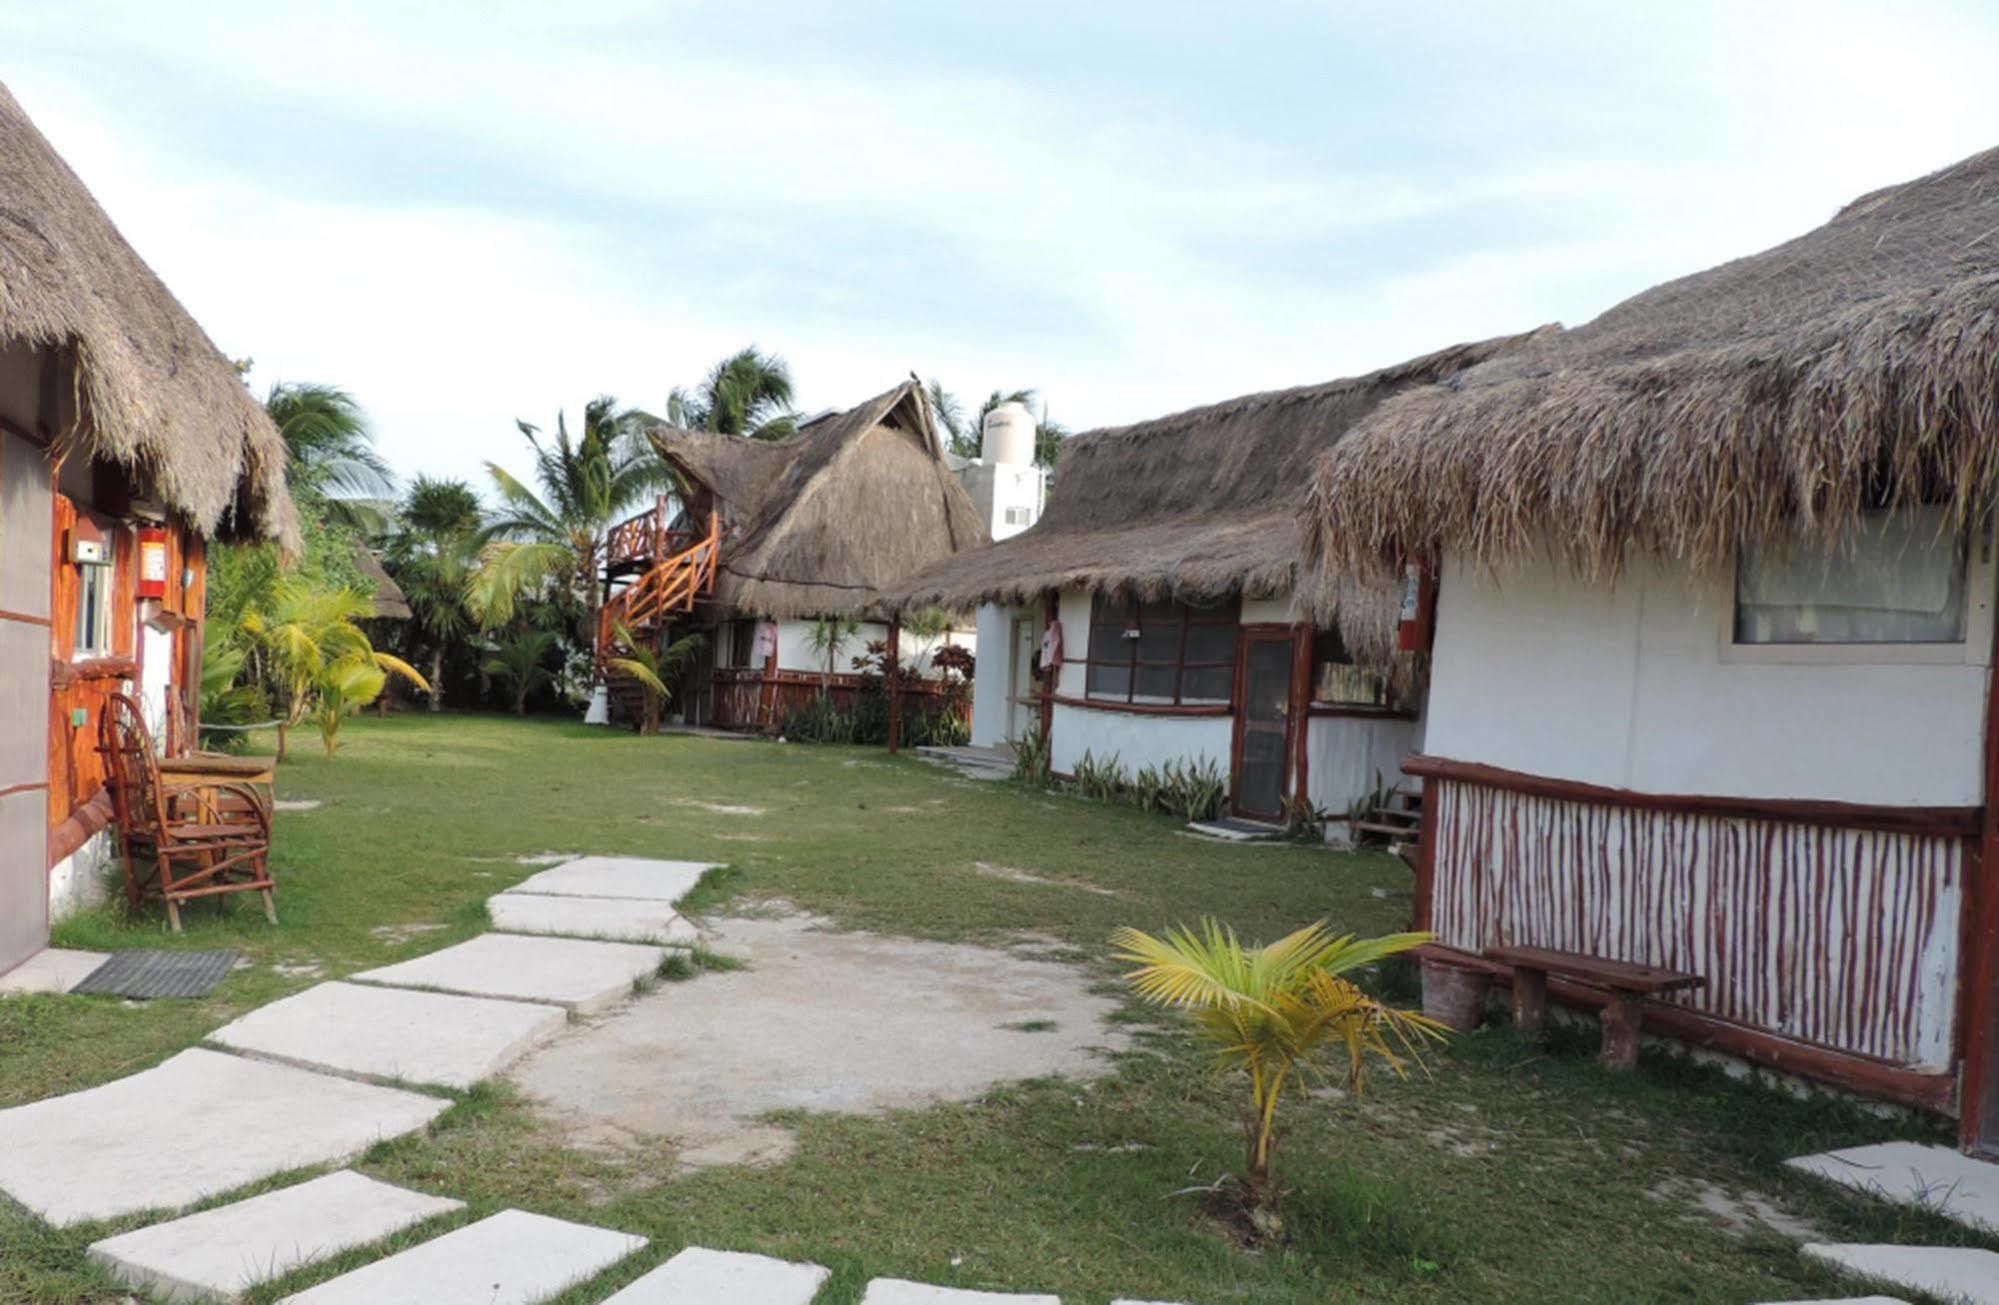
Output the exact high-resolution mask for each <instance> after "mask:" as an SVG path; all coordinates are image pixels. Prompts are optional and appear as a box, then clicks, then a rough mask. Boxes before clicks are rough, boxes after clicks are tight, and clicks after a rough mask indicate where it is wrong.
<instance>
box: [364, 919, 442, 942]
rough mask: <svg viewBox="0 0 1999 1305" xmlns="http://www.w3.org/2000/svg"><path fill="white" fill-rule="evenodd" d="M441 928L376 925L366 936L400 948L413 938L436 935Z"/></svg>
mask: <svg viewBox="0 0 1999 1305" xmlns="http://www.w3.org/2000/svg"><path fill="white" fill-rule="evenodd" d="M443 927H444V926H443V925H441V924H378V925H376V926H375V927H374V928H372V929H370V930H368V936H369V937H370V938H374V939H376V940H378V941H380V942H385V943H388V944H390V945H391V946H396V947H400V946H402V945H403V944H404V943H406V942H409V941H410V940H411V939H413V938H421V937H422V936H423V935H425V934H427V933H436V932H437V931H438V930H439V929H442V928H443Z"/></svg>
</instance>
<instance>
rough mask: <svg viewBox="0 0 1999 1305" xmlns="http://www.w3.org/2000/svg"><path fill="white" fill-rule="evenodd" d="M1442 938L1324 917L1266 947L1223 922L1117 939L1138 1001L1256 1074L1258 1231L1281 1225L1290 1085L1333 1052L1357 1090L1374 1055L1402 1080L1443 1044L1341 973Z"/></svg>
mask: <svg viewBox="0 0 1999 1305" xmlns="http://www.w3.org/2000/svg"><path fill="white" fill-rule="evenodd" d="M1432 936H1433V935H1431V934H1427V933H1398V934H1389V935H1387V936H1385V937H1381V938H1370V939H1356V938H1355V937H1353V935H1351V934H1348V935H1346V936H1345V937H1335V936H1334V935H1333V933H1332V931H1331V930H1330V929H1328V928H1327V927H1326V923H1325V921H1323V920H1321V921H1319V922H1318V923H1316V924H1308V925H1306V926H1305V927H1304V928H1303V929H1300V930H1298V931H1297V932H1296V933H1293V934H1291V935H1289V936H1287V937H1284V938H1280V939H1278V940H1277V941H1276V942H1274V943H1270V944H1269V945H1267V946H1263V947H1246V946H1244V945H1243V944H1242V943H1241V942H1240V941H1238V940H1237V938H1236V935H1235V931H1234V930H1233V929H1227V928H1224V927H1223V926H1222V925H1219V924H1217V923H1216V922H1215V921H1213V920H1204V921H1202V924H1201V929H1200V932H1198V933H1197V932H1195V931H1194V930H1192V929H1188V928H1184V927H1183V928H1179V929H1172V930H1168V931H1167V934H1166V936H1165V937H1164V938H1154V937H1153V936H1152V935H1150V934H1146V933H1141V932H1139V931H1138V930H1137V929H1128V928H1127V929H1119V930H1118V931H1117V932H1116V933H1115V934H1113V935H1112V936H1111V945H1112V946H1114V947H1116V948H1117V949H1118V950H1117V959H1118V960H1121V961H1126V962H1129V963H1131V964H1132V965H1133V966H1135V967H1136V968H1134V969H1132V970H1131V971H1129V972H1128V973H1127V974H1126V975H1125V980H1126V981H1127V982H1128V983H1130V984H1131V986H1132V987H1133V988H1134V989H1136V990H1137V992H1138V995H1139V996H1140V997H1143V998H1144V999H1145V1000H1147V1001H1150V1002H1153V1003H1155V1004H1157V1005H1161V1006H1168V1007H1173V1008H1176V1009H1178V1010H1180V1011H1181V1012H1183V1013H1184V1014H1185V1015H1186V1017H1187V1019H1188V1021H1189V1022H1190V1023H1191V1024H1192V1025H1193V1027H1194V1030H1195V1032H1196V1033H1197V1034H1199V1035H1200V1037H1201V1038H1202V1040H1204V1041H1205V1042H1207V1043H1208V1044H1209V1045H1210V1047H1211V1048H1212V1049H1213V1051H1214V1053H1215V1060H1216V1064H1217V1065H1218V1066H1219V1067H1220V1068H1222V1069H1224V1070H1232V1071H1235V1072H1237V1073H1240V1074H1242V1075H1244V1076H1246V1077H1247V1078H1248V1079H1249V1089H1250V1096H1249V1102H1248V1109H1247V1110H1246V1111H1245V1112H1244V1116H1243V1123H1244V1130H1245V1132H1246V1133H1247V1135H1248V1144H1249V1154H1248V1162H1247V1165H1246V1169H1245V1172H1244V1174H1243V1198H1244V1201H1243V1203H1244V1207H1245V1211H1246V1213H1247V1214H1248V1215H1249V1217H1250V1219H1251V1221H1252V1223H1253V1225H1254V1226H1255V1227H1256V1228H1257V1229H1258V1231H1259V1232H1261V1233H1263V1234H1265V1235H1267V1236H1268V1235H1273V1234H1275V1233H1277V1232H1278V1231H1279V1229H1280V1227H1281V1225H1280V1224H1279V1223H1278V1221H1277V1216H1276V1205H1277V1197H1278V1188H1277V1181H1276V1176H1275V1173H1274V1172H1273V1170H1272V1168H1271V1153H1272V1151H1273V1150H1274V1149H1275V1148H1276V1145H1277V1103H1278V1101H1279V1100H1280V1099H1281V1098H1282V1096H1283V1093H1284V1089H1285V1088H1286V1087H1287V1086H1289V1085H1291V1084H1293V1083H1294V1082H1296V1083H1298V1085H1299V1086H1300V1087H1302V1086H1303V1082H1302V1080H1303V1078H1304V1077H1305V1075H1306V1074H1308V1073H1310V1072H1311V1071H1313V1070H1314V1069H1315V1068H1316V1066H1315V1064H1314V1061H1315V1060H1316V1059H1317V1058H1319V1057H1320V1056H1321V1055H1322V1054H1324V1055H1328V1056H1330V1058H1331V1059H1333V1060H1334V1061H1335V1062H1336V1063H1337V1064H1339V1065H1340V1067H1341V1068H1342V1069H1343V1070H1344V1071H1345V1072H1344V1079H1345V1082H1346V1086H1347V1090H1348V1091H1350V1092H1353V1093H1354V1094H1355V1095H1358V1094H1359V1093H1360V1091H1361V1089H1362V1088H1363V1087H1364V1086H1365V1085H1366V1076H1367V1067H1368V1062H1369V1060H1370V1059H1375V1060H1379V1061H1381V1062H1382V1063H1383V1064H1385V1065H1386V1066H1388V1068H1389V1069H1390V1070H1392V1071H1394V1072H1395V1073H1396V1074H1398V1075H1400V1074H1402V1073H1403V1072H1404V1071H1405V1068H1406V1066H1407V1064H1408V1063H1409V1062H1412V1061H1413V1062H1415V1063H1418V1064H1420V1063H1421V1061H1422V1047H1423V1044H1424V1043H1425V1042H1426V1041H1442V1040H1443V1026H1441V1025H1439V1024H1438V1023H1436V1022H1435V1021H1434V1020H1431V1019H1428V1018H1426V1017H1424V1016H1422V1015H1420V1014H1417V1013H1416V1012H1414V1011H1408V1010H1399V1009H1397V1008H1395V1007H1392V1006H1388V1005H1385V1004H1384V1003H1382V1002H1380V1001H1377V1000H1376V999H1375V998H1373V997H1370V996H1368V995H1367V993H1365V992H1363V991H1362V990H1361V989H1360V988H1359V986H1357V985H1356V984H1355V983H1354V982H1353V981H1352V980H1351V979H1348V978H1345V977H1343V976H1345V975H1347V974H1349V973H1351V972H1353V971H1354V970H1356V969H1359V968H1360V967H1361V966H1364V965H1371V964H1373V963H1374V962H1376V961H1379V960H1381V959H1382V958H1383V957H1386V956H1392V955H1394V954H1395V953H1397V952H1401V951H1406V950H1408V949H1409V948H1411V947H1414V946H1416V945H1417V944H1419V943H1423V942H1427V941H1428V940H1429V939H1430V938H1431V937H1432Z"/></svg>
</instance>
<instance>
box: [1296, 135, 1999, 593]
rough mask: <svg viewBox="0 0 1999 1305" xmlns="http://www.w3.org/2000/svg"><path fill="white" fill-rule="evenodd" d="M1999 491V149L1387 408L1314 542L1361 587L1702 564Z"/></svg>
mask: <svg viewBox="0 0 1999 1305" xmlns="http://www.w3.org/2000/svg"><path fill="white" fill-rule="evenodd" d="M1996 490H1999V150H1991V151H1987V152H1986V153H1983V154H1979V155H1976V156H1974V157H1972V158H1969V159H1966V160H1965V161H1963V162H1962V163H1959V164H1957V165H1955V166H1953V167H1949V168H1945V169H1944V170H1942V171H1941V172H1937V173H1935V174H1933V175H1931V176H1927V177H1923V178H1920V179H1919V180H1916V181H1911V182H1907V183H1905V184H1902V185H1898V186H1891V187H1889V188H1887V189H1885V190H1879V191H1876V192H1874V193H1873V194H1870V195H1866V196H1863V197H1862V198H1860V199H1857V200H1855V201H1854V202H1852V203H1851V204H1848V205H1847V206H1846V207H1845V208H1844V209H1842V210H1840V212H1839V214H1838V215H1837V216H1835V217H1834V218H1833V219H1832V221H1830V222H1828V223H1827V224H1826V225H1824V226H1822V227H1820V228H1818V229H1817V230H1816V231H1812V232H1810V233H1809V234H1807V235H1804V236H1800V237H1798V238H1797V239H1795V240H1792V241H1790V242H1788V243H1787V244H1783V245H1779V246H1777V247H1776V248H1775V249H1771V250H1768V251H1766V252H1764V253H1761V254H1756V255H1754V256H1752V257H1749V258H1743V259H1738V260H1736V261H1735V262H1732V263H1725V264H1723V265H1722V266H1720V267H1716V268H1712V269H1710V270H1708V271H1705V272H1701V273H1698V274H1697V275H1694V276H1689V277H1685V278H1682V279H1681V280H1678V281H1670V282H1668V283H1666V284H1665V285H1661V286H1658V287H1656V288H1654V289H1652V290H1648V291H1646V292H1645V293H1643V294H1641V295H1638V296H1637V297H1636V298H1633V299H1629V300H1626V301H1625V302H1624V303H1622V304H1619V305H1618V306H1617V307H1615V308H1613V309H1611V310H1610V311H1609V312H1607V313H1605V314H1603V316H1601V317H1599V318H1597V319H1596V320H1594V321H1592V322H1589V323H1588V324H1586V325H1584V326H1580V327H1577V328H1576V329H1574V330H1571V331H1550V332H1548V333H1547V334H1545V335H1543V336H1541V337H1540V338H1538V339H1536V340H1534V341H1532V342H1531V343H1530V344H1529V345H1528V346H1527V347H1525V348H1522V349H1518V350H1512V351H1509V352H1507V353H1505V354H1503V355H1501V356H1498V357H1495V358H1492V359H1490V360H1488V361H1487V362H1486V363H1485V364H1484V365H1482V366H1480V367H1477V368H1474V369H1472V370H1471V371H1469V372H1467V373H1465V374H1464V375H1463V376H1459V377H1453V378H1451V379H1450V381H1449V383H1448V384H1438V385H1431V386H1426V387H1423V388H1421V389H1417V390H1412V391H1410V392H1409V393H1406V394H1403V395H1401V396H1400V397H1398V398H1396V399H1394V400H1393V401H1391V402H1389V403H1386V404H1383V405H1382V406H1381V408H1380V410H1379V411H1376V412H1374V413H1373V414H1371V415H1370V416H1369V417H1368V418H1367V419H1366V420H1365V421H1363V422H1361V423H1360V424H1359V425H1358V426H1357V427H1356V428H1355V430H1354V432H1353V433H1352V434H1351V435H1349V436H1348V437H1347V439H1346V440H1345V441H1343V442H1342V443H1341V444H1340V446H1339V447H1338V448H1337V449H1335V450H1333V451H1332V452H1331V453H1329V454H1327V455H1326V456H1325V458H1324V459H1323V461H1322V462H1321V463H1320V465H1319V467H1318V469H1317V472H1316V475H1315V477H1314V481H1313V486H1312V494H1311V502H1310V504H1309V507H1308V511H1307V534H1308V538H1307V546H1308V552H1309V554H1310V558H1311V562H1312V564H1313V573H1314V576H1315V577H1316V584H1315V585H1314V589H1315V594H1316V596H1317V598H1318V600H1320V601H1325V600H1326V599H1327V597H1328V595H1329V594H1330V587H1331V586H1332V585H1333V584H1335V583H1336V582H1338V581H1339V580H1340V578H1341V577H1344V576H1348V575H1352V574H1354V573H1356V572H1366V571H1369V570H1379V569H1381V568H1385V567H1392V566H1395V565H1397V564H1398V563H1399V562H1400V561H1401V560H1402V559H1405V558H1408V557H1415V556H1431V557H1434V556H1438V555H1440V554H1443V553H1447V552H1448V553H1451V554H1455V555H1457V556H1460V557H1465V558H1468V559H1471V560H1473V561H1476V562H1478V563H1482V564H1485V565H1498V564H1501V563H1505V562H1508V561H1513V560H1517V559H1519V558H1521V557H1522V556H1523V555H1526V554H1529V553H1533V552H1536V551H1538V550H1542V549H1548V548H1552V549H1553V550H1554V553H1555V554H1556V555H1557V556H1558V557H1560V558H1561V559H1563V560H1564V561H1566V562H1567V563H1568V564H1569V565H1571V566H1572V567H1574V568H1575V569H1576V570H1577V571H1578V573H1580V574H1582V575H1585V576H1598V577H1602V576H1610V575H1615V574H1616V572H1617V570H1618V568H1619V567H1620V565H1621V564H1622V562H1623V560H1624V559H1625V557H1626V556H1627V555H1628V554H1629V553H1630V552H1631V551H1633V550H1642V551H1649V552H1653V553H1657V554H1660V555H1663V556H1665V557H1668V558H1672V559H1675V560H1677V561H1678V562H1680V563H1681V564H1683V565H1685V566H1687V567H1688V568H1689V569H1692V570H1701V571H1708V570H1714V569H1718V568H1721V567H1725V566H1727V565H1728V564H1729V559H1730V558H1731V557H1732V556H1733V554H1734V550H1735V549H1736V548H1738V547H1740V546H1742V545H1745V544H1754V545H1763V546H1777V547H1784V546H1792V545H1795V544H1797V543H1798V542H1800V541H1805V542H1809V543H1814V544H1816V545H1818V546H1823V547H1830V546H1831V545H1832V543H1833V541H1834V540H1836V539H1837V538H1838V536H1839V534H1840V532H1841V531H1842V529H1843V528H1844V527H1845V526H1847V525H1848V523H1849V522H1850V520H1851V519H1852V517H1853V516H1854V514H1855V513H1856V512H1858V511H1860V510H1862V509H1864V508H1869V507H1892V506H1897V505H1904V504H1913V503H1918V502H1920V503H1929V504H1943V505H1946V506H1947V507H1948V509H1949V512H1948V515H1949V518H1950V521H1951V524H1952V525H1953V526H1955V527H1958V528H1963V527H1965V526H1967V525H1969V524H1970V523H1973V522H1975V521H1977V520H1979V519H1981V518H1982V517H1983V515H1984V514H1985V513H1986V512H1987V511H1988V509H1989V508H1990V506H1991V504H1992V503H1993V501H1994V494H1995V491H1996Z"/></svg>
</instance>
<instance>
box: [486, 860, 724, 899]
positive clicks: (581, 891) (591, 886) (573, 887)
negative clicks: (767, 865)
mask: <svg viewBox="0 0 1999 1305" xmlns="http://www.w3.org/2000/svg"><path fill="white" fill-rule="evenodd" d="M715 865H716V863H715V862H713V861H651V860H646V859H644V858H642V857H635V856H584V857H578V858H577V859H575V860H574V861H565V862H564V863H563V864H561V865H558V866H552V867H550V868H549V869H547V870H544V871H542V872H541V873H540V874H535V875H529V876H528V877H527V878H526V879H524V880H522V881H521V882H520V883H518V884H515V885H514V886H513V887H512V888H509V889H507V890H506V893H502V894H500V895H501V896H502V897H504V896H506V895H507V893H543V894H550V895H553V896H557V897H628V898H638V899H643V900H648V901H655V902H665V903H667V904H668V905H669V906H671V905H672V904H673V903H675V902H678V901H679V900H680V899H681V898H683V897H685V896H687V894H689V893H691V892H693V891H694V886H695V885H696V884H698V883H700V882H701V876H702V875H704V874H707V873H708V872H709V871H710V870H713V869H715Z"/></svg>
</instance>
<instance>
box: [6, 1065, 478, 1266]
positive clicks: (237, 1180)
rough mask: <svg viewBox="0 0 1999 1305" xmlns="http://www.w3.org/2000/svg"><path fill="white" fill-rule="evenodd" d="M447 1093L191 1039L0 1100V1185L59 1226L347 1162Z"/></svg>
mask: <svg viewBox="0 0 1999 1305" xmlns="http://www.w3.org/2000/svg"><path fill="white" fill-rule="evenodd" d="M450 1104H451V1103H450V1102H449V1101H446V1100H445V1099H444V1098H442V1097H431V1096H422V1095H419V1094H418V1093H415V1092H404V1091H402V1090H401V1089H398V1088H387V1087H376V1086H375V1085H373V1084H369V1083H356V1082H353V1081H351V1080H349V1079H343V1078H332V1077H330V1076H328V1075H325V1074H314V1073H312V1072H311V1071H309V1070H303V1069H295V1068H293V1067H291V1066H289V1065H273V1064H270V1063H268V1062H266V1061H259V1060H248V1059H245V1058H244V1057H242V1056H231V1055H227V1054H225V1053H223V1052H220V1051H207V1050H204V1049H202V1048H200V1047H196V1048H193V1049H191V1050H188V1051H183V1052H181V1053H180V1054H179V1055H177V1056H175V1057H173V1058H172V1059H170V1060H168V1061H166V1062H165V1063H163V1064H160V1065H156V1066H154V1067H153V1068H152V1069H148V1070H143V1071H141V1072H140V1073H137V1074H133V1075H130V1076H128V1077H126V1078H121V1079H119V1080H117V1081H116V1082H112V1083H106V1084H104V1085H103V1086H102V1087H94V1088H87V1089H85V1090H84V1091H81V1092H71V1093H69V1094H67V1095H65V1096H59V1097H50V1098H49V1099H48V1100H46V1101H37V1102H34V1103H32V1104H30V1105H25V1106H15V1107H14V1108H13V1109H11V1110H0V1193H5V1194H6V1195H8V1196H11V1197H13V1198H14V1199H15V1200H16V1201H18V1202H20V1203H21V1204H22V1205H24V1206H26V1207H27V1208H28V1209H29V1210H30V1211H31V1212H32V1213H34V1214H36V1215H39V1216H40V1217H41V1218H43V1219H46V1220H47V1221H48V1222H50V1223H52V1224H54V1225H56V1226H57V1227H59V1228H67V1227H69V1226H70V1225H72V1224H78V1223H83V1222H85V1221H87V1220H91V1219H111V1218H116V1217H117V1216H119V1215H125V1214H134V1213H137V1212H138V1211H140V1210H178V1209H181V1208H182V1207H184V1206H187V1205H190V1204H192V1203H193V1202H195V1201H199V1200H203V1199H205V1198H207V1197H210V1196H217V1195H220V1194H221V1193H223V1192H226V1191H229V1190H230V1189H232V1188H236V1187H242V1186H244V1185H245V1184H247V1183H254V1182H257V1181H259V1180H260V1179H264V1178H269V1177H270V1176H271V1175H272V1174H276V1173H282V1172H283V1171H285V1170H287V1169H300V1168H304V1167H306V1166H309V1165H323V1164H338V1163H342V1162H345V1161H348V1160H351V1159H353V1158H354V1157H355V1156H357V1155H359V1154H361V1153H362V1152H363V1151H366V1150H367V1149H368V1148H369V1147H371V1146H373V1145H374V1144H375V1143H376V1142H379V1141H381V1140H382V1139H384V1138H390V1137H399V1136H401V1135H402V1134H404V1133H412V1132H415V1131H416V1130H417V1129H419V1128H422V1127H423V1126H424V1125H425V1124H428V1123H429V1122H430V1121H431V1120H433V1119H435V1118H437V1116H438V1115H440V1114H442V1113H443V1112H444V1110H445V1108H446V1107H448V1106H449V1105H450Z"/></svg>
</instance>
